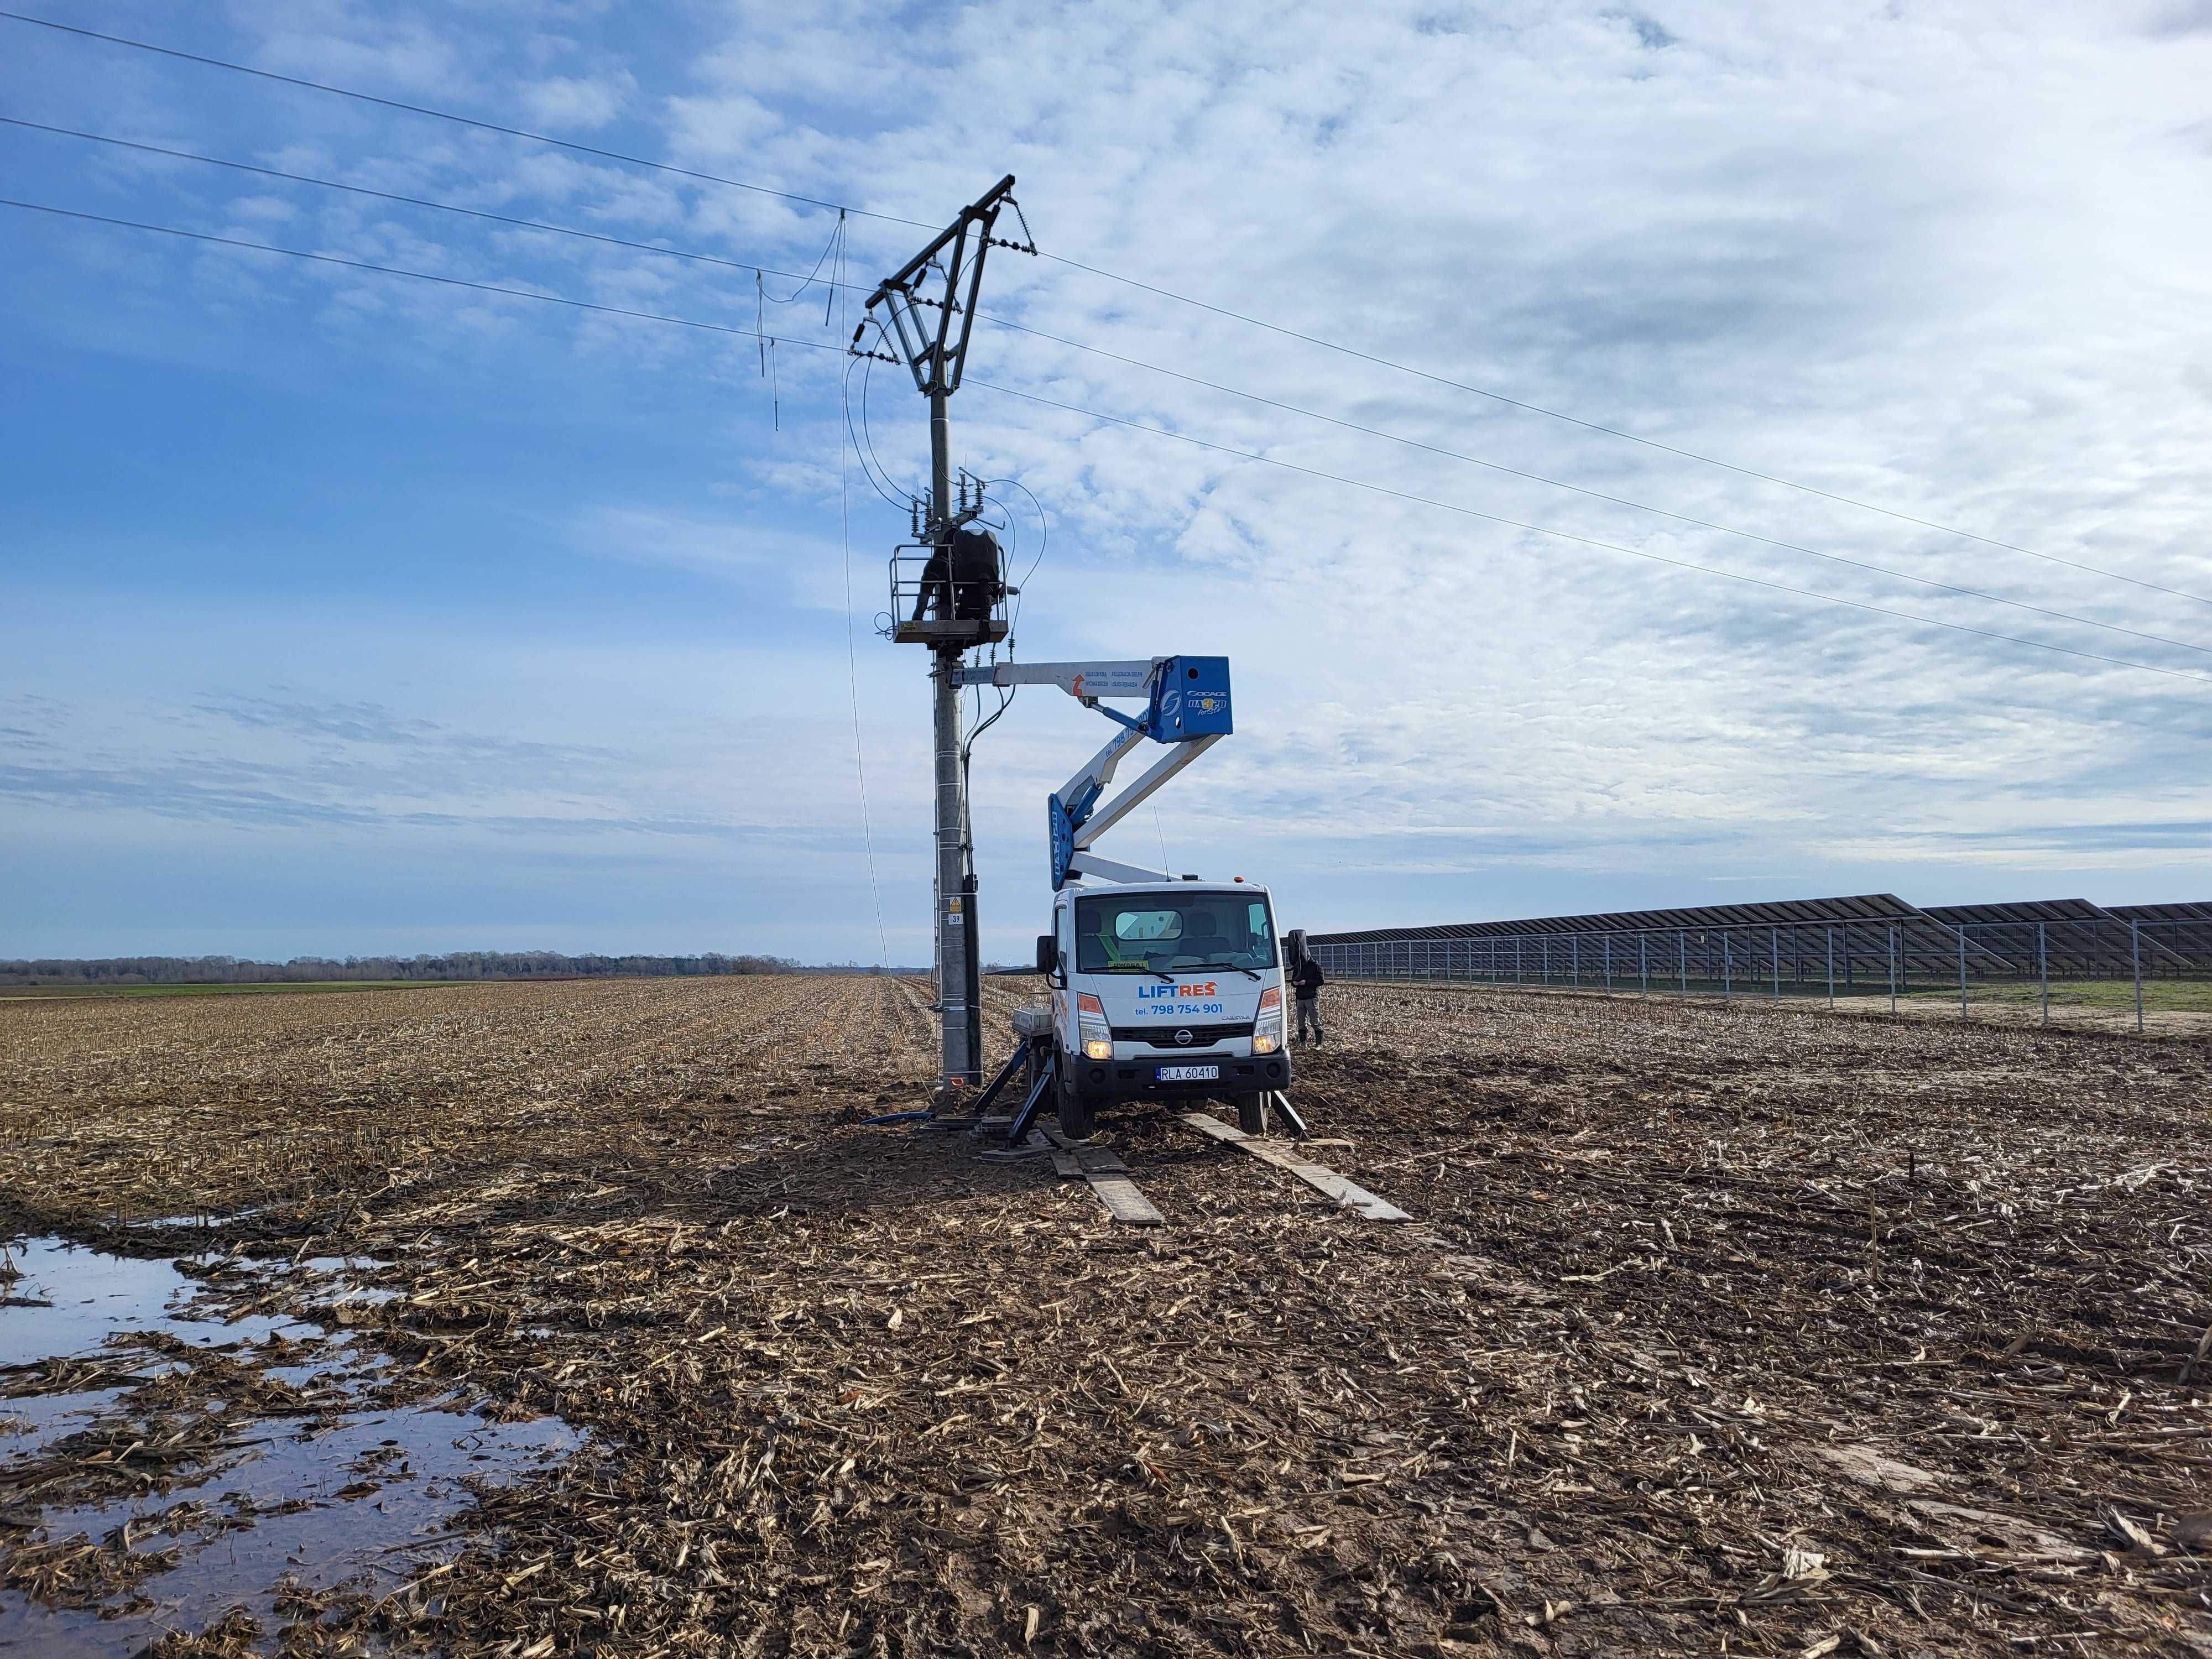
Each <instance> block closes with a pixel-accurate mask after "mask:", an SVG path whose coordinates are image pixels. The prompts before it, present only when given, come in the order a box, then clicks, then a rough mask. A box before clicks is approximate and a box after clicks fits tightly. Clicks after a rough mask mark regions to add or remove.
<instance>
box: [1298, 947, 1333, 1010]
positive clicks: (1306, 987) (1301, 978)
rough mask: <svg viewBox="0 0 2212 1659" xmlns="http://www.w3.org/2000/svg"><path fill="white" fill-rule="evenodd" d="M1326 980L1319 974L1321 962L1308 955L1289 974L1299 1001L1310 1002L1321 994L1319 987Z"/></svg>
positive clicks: (1325, 982)
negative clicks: (1293, 972)
mask: <svg viewBox="0 0 2212 1659" xmlns="http://www.w3.org/2000/svg"><path fill="white" fill-rule="evenodd" d="M1326 984H1328V981H1327V980H1325V979H1323V978H1322V976H1321V963H1317V962H1316V961H1315V960H1314V959H1313V958H1312V957H1307V958H1306V959H1305V960H1304V962H1302V963H1299V964H1298V970H1297V973H1295V974H1293V975H1291V986H1292V987H1294V988H1295V989H1296V990H1297V994H1298V1000H1299V1001H1300V1002H1311V1001H1312V1000H1314V999H1315V998H1316V997H1318V996H1319V995H1320V994H1321V987H1322V986H1324V985H1326Z"/></svg>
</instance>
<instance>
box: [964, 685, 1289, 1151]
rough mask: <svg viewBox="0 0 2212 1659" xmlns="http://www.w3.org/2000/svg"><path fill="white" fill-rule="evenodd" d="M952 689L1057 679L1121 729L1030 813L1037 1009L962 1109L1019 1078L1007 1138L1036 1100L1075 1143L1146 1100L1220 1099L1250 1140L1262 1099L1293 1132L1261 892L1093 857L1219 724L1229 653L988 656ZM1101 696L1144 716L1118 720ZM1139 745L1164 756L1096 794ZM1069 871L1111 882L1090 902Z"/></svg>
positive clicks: (1269, 907) (1274, 967)
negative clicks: (1041, 839)
mask: <svg viewBox="0 0 2212 1659" xmlns="http://www.w3.org/2000/svg"><path fill="white" fill-rule="evenodd" d="M954 678H955V681H956V684H959V685H963V686H967V685H992V686H998V687H1000V688H1010V687H1013V686H1019V685H1056V686H1058V687H1059V688H1060V690H1063V691H1065V692H1066V693H1067V694H1068V695H1069V696H1073V697H1074V698H1076V699H1077V700H1078V701H1079V702H1081V703H1083V705H1084V706H1085V708H1092V709H1096V710H1097V712H1098V713H1099V714H1103V715H1104V716H1105V717H1106V718H1107V719H1108V720H1112V721H1113V722H1114V723H1115V725H1117V726H1120V727H1121V730H1120V731H1118V732H1115V734H1114V735H1113V737H1111V738H1109V739H1108V740H1107V743H1106V744H1105V746H1104V747H1103V748H1102V749H1100V750H1099V751H1098V752H1097V754H1095V755H1093V756H1092V757H1091V759H1090V760H1089V761H1088V762H1087V763H1085V765H1084V767H1083V768H1082V769H1081V770H1079V772H1077V773H1076V774H1075V775H1074V776H1073V777H1072V778H1070V779H1069V780H1068V781H1067V782H1066V784H1065V785H1063V786H1062V787H1060V789H1059V790H1058V791H1057V792H1056V793H1054V795H1053V796H1052V798H1051V799H1050V800H1049V801H1048V803H1047V804H1046V809H1045V810H1046V830H1047V834H1048V838H1049V843H1050V848H1051V860H1052V884H1053V903H1052V931H1051V932H1050V933H1044V934H1041V935H1039V936H1038V939H1037V942H1036V945H1037V955H1036V965H1037V970H1038V971H1039V972H1040V973H1042V974H1043V975H1045V979H1046V982H1047V984H1048V986H1049V987H1051V991H1052V1006H1051V1009H1050V1012H1049V1013H1048V1012H1046V1011H1045V1010H1042V1009H1035V1010H1024V1011H1022V1012H1021V1013H1019V1014H1018V1015H1017V1016H1016V1019H1015V1033H1016V1035H1017V1036H1018V1037H1019V1038H1020V1039H1021V1046H1020V1048H1018V1049H1017V1051H1016V1053H1015V1054H1014V1057H1013V1058H1012V1060H1008V1061H1007V1062H1006V1066H1005V1067H1004V1068H1003V1069H1002V1070H1001V1071H1000V1073H999V1075H998V1076H997V1078H996V1079H994V1080H993V1082H992V1083H991V1085H990V1086H989V1088H988V1089H987V1091H985V1093H984V1095H983V1097H981V1099H980V1100H979V1101H978V1102H977V1103H976V1104H975V1108H974V1109H975V1114H976V1115H978V1116H979V1117H980V1116H981V1114H982V1111H983V1109H984V1108H985V1107H986V1106H987V1104H988V1103H989V1102H990V1100H991V1099H992V1098H993V1097H994V1096H995V1095H996V1094H997V1093H998V1092H999V1091H1000V1090H1001V1089H1002V1088H1004V1087H1005V1086H1006V1084H1007V1083H1008V1082H1010V1081H1011V1080H1012V1078H1013V1076H1014V1075H1015V1073H1017V1072H1018V1071H1023V1070H1026V1072H1027V1074H1028V1079H1029V1088H1028V1091H1027V1095H1026V1097H1025V1098H1024V1102H1023V1104H1022V1108H1021V1109H1020V1111H1019V1112H1018V1113H1016V1114H1015V1116H1014V1121H1013V1124H1012V1128H1011V1130H1010V1131H1009V1139H1011V1140H1013V1141H1016V1142H1018V1141H1019V1140H1020V1139H1021V1138H1022V1137H1023V1135H1024V1134H1025V1133H1027V1131H1028V1128H1029V1126H1030V1121H1032V1119H1033V1118H1034V1117H1035V1116H1036V1113H1037V1112H1038V1111H1039V1110H1040V1109H1041V1108H1042V1106H1043V1105H1044V1104H1045V1102H1046V1100H1047V1097H1048V1096H1049V1097H1050V1100H1051V1108H1052V1110H1053V1111H1054V1114H1055V1115H1057V1116H1058V1118H1059V1120H1060V1132H1061V1133H1063V1134H1065V1135H1067V1136H1069V1137H1070V1138H1072V1139H1082V1138H1083V1137H1085V1136H1086V1135H1088V1134H1089V1133H1091V1127H1092V1125H1093V1123H1094V1121H1095V1120H1096V1116H1097V1111H1098V1109H1099V1108H1100V1107H1102V1106H1104V1105H1108V1104H1111V1103H1115V1102H1119V1101H1127V1100H1135V1099H1148V1098H1166V1099H1193V1098H1207V1097H1211V1098H1216V1099H1224V1100H1227V1101H1229V1102H1230V1103H1233V1104H1234V1105H1235V1106H1236V1108H1237V1120H1238V1123H1239V1125H1240V1127H1242V1128H1243V1130H1244V1131H1245V1132H1246V1133H1250V1134H1261V1133H1266V1131H1267V1115H1268V1108H1269V1106H1270V1104H1271V1103H1272V1104H1273V1106H1275V1107H1276V1108H1277V1109H1279V1110H1280V1111H1281V1112H1282V1113H1283V1114H1284V1115H1285V1117H1286V1118H1287V1119H1288V1120H1289V1121H1290V1122H1291V1125H1292V1127H1294V1128H1296V1129H1297V1130H1298V1131H1300V1132H1303V1130H1304V1124H1303V1123H1301V1122H1300V1121H1298V1119H1297V1114H1296V1112H1295V1111H1293V1110H1292V1109H1291V1104H1290V1100H1289V1097H1288V1096H1287V1095H1286V1094H1285V1092H1284V1091H1285V1090H1287V1089H1288V1088H1289V1086H1290V1083H1291V1060H1290V1054H1289V1051H1288V1045H1287V1042H1286V1037H1287V1030H1286V1027H1285V1024H1284V1016H1285V1013H1286V1012H1288V1010H1287V1008H1286V1007H1285V998H1286V997H1287V996H1288V994H1289V987H1287V985H1286V984H1285V976H1284V972H1283V951H1282V944H1281V940H1280V939H1279V935H1278V934H1277V932H1276V927H1275V916H1274V905H1273V900H1272V898H1271V897H1270V896H1269V895H1268V892H1267V889H1266V888H1264V887H1261V886H1258V885H1255V884H1251V883H1249V882H1247V881H1245V879H1244V878H1243V877H1242V876H1239V877H1237V878H1235V879H1234V880H1233V881H1230V882H1206V881H1201V880H1200V879H1199V878H1198V877H1196V876H1192V875H1186V876H1182V877H1177V876H1175V875H1173V874H1171V873H1170V872H1167V871H1164V870H1146V869H1142V868H1139V866H1134V865H1129V864H1122V863H1120V862H1118V861H1116V860H1112V859H1109V858H1106V857H1104V856H1103V855H1102V854H1099V853H1098V851H1097V842H1098V840H1099V838H1100V837H1101V836H1103V835H1104V834H1105V833H1106V832H1107V831H1108V830H1109V829H1112V828H1114V826H1115V824H1117V823H1121V822H1122V821H1123V820H1124V819H1125V818H1127V817H1128V816H1129V814H1130V813H1131V812H1132V811H1134V810H1135V809H1136V808H1137V807H1139V806H1140V805H1143V804H1144V803H1145V802H1146V801H1147V800H1149V799H1152V796H1153V795H1154V794H1156V793H1158V791H1159V789H1160V787H1162V786H1163V785H1164V784H1165V783H1166V782H1167V781H1168V780H1169V779H1170V778H1172V777H1174V776H1175V775H1176V774H1177V773H1178V772H1181V771H1182V769H1184V768H1185V767H1187V766H1188V765H1189V764H1190V763H1192V762H1193V761H1194V760H1196V759H1197V758H1198V757H1200V755H1202V754H1204V753H1205V752H1206V750H1208V749H1211V748H1212V746H1213V745H1214V744H1217V743H1218V742H1220V740H1221V739H1222V738H1225V737H1227V736H1229V735H1230V733H1231V731H1233V730H1234V729H1235V728H1234V723H1233V720H1232V716H1231V708H1230V687H1229V659H1227V658H1225V657H1153V658H1149V659H1139V660H1137V661H1133V662H1070V663H996V664H991V665H977V666H974V667H966V668H962V669H960V670H959V671H957V673H956V675H955V676H954ZM1109 700H1112V701H1133V702H1141V703H1143V704H1144V705H1145V707H1144V709H1143V712H1142V713H1141V714H1135V715H1130V714H1123V713H1121V711H1120V710H1118V709H1115V708H1108V707H1106V706H1105V705H1106V702H1108V701H1109ZM1148 742H1150V743H1158V744H1161V745H1163V746H1164V748H1165V749H1166V750H1167V753H1166V754H1165V755H1164V756H1162V757H1160V758H1159V759H1158V760H1157V761H1155V762H1154V763H1152V766H1151V767H1149V768H1148V769H1146V771H1145V773H1144V774H1143V775H1142V776H1140V777H1139V778H1138V779H1137V780H1136V781H1134V782H1133V783H1132V784H1130V785H1129V786H1128V787H1127V788H1126V789H1125V790H1123V791H1122V793H1121V794H1119V795H1117V796H1115V798H1114V799H1112V800H1110V801H1106V800H1104V796H1105V794H1106V792H1107V790H1108V789H1109V788H1110V787H1112V785H1113V781H1114V775H1115V772H1116V770H1117V769H1119V768H1120V766H1121V763H1122V761H1123V760H1125V759H1127V757H1129V756H1130V755H1131V754H1132V753H1133V752H1134V751H1135V750H1137V749H1138V748H1139V746H1140V745H1142V744H1146V743H1148ZM1102 803H1103V804H1102ZM1085 878H1091V879H1093V880H1096V881H1099V882H1103V883H1109V884H1112V885H1111V887H1110V889H1109V890H1100V891H1097V892H1093V891H1091V890H1087V889H1086V888H1085V886H1084V881H1085Z"/></svg>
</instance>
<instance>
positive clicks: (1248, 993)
mask: <svg viewBox="0 0 2212 1659" xmlns="http://www.w3.org/2000/svg"><path fill="white" fill-rule="evenodd" d="M1037 945H1038V951H1037V956H1038V965H1039V966H1040V967H1041V968H1043V969H1045V976H1046V981H1047V983H1048V984H1049V985H1050V986H1051V987H1052V1016H1053V1018H1052V1028H1053V1043H1054V1049H1055V1050H1056V1052H1057V1054H1058V1055H1059V1063H1058V1065H1057V1066H1056V1068H1055V1069H1056V1071H1057V1073H1058V1075H1057V1077H1056V1078H1055V1079H1054V1080H1055V1083H1056V1085H1057V1092H1056V1095H1055V1097H1054V1105H1055V1109H1056V1110H1057V1111H1058V1113H1059V1115H1060V1132H1061V1133H1063V1134H1066V1135H1068V1136H1070V1137H1073V1138H1075V1139H1080V1138H1081V1137H1083V1136H1085V1135H1087V1134H1089V1133H1091V1124H1092V1120H1093V1118H1094V1117H1095V1115H1096V1114H1097V1109H1098V1108H1099V1107H1100V1106H1102V1105H1104V1104H1107V1103H1110V1102H1114V1101H1122V1100H1134V1099H1141V1098H1157V1097H1166V1098H1170V1099H1173V1098H1177V1097H1194V1096H1195V1097H1212V1098H1216V1099H1222V1100H1227V1101H1229V1102H1230V1103H1232V1104H1234V1105H1235V1106H1236V1108H1237V1126H1238V1127H1240V1128H1242V1129H1243V1131H1244V1132H1245V1133H1248V1134H1262V1133H1266V1131H1267V1097H1268V1096H1269V1095H1270V1094H1273V1093H1274V1092H1275V1091H1279V1090H1284V1089H1287V1088H1289V1087H1290V1084H1291V1057H1290V1050H1289V1044H1288V1042H1287V1041H1286V1031H1285V1026H1284V1024H1283V1015H1284V1012H1285V1009H1284V1006H1283V1002H1284V999H1285V997H1286V996H1287V995H1288V994H1289V992H1288V989H1287V987H1285V984H1284V980H1283V951H1282V945H1281V941H1280V939H1279V937H1278V935H1277V933H1276V931H1275V915H1274V907H1273V904H1272V903H1271V902H1270V901H1269V899H1268V896H1267V889H1266V888H1264V887H1257V886H1254V885H1252V884H1249V883H1229V884H1224V883H1220V882H1202V881H1200V880H1198V879H1197V878H1195V877H1192V878H1186V879H1184V880H1182V881H1161V882H1131V883H1127V884H1122V885H1118V886H1115V887H1111V888H1109V889H1107V890H1104V891H1102V892H1095V893H1094V892H1087V891H1085V890H1084V889H1082V888H1080V887H1077V886H1068V887H1063V888H1062V889H1060V891H1059V892H1057V893H1055V894H1054V896H1053V902H1052V933H1051V935H1050V936H1049V939H1039V940H1038V941H1037ZM1048 946H1049V950H1050V962H1049V964H1048V963H1047V962H1046V952H1047V947H1048Z"/></svg>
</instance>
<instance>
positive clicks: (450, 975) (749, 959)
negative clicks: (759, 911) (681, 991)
mask: <svg viewBox="0 0 2212 1659" xmlns="http://www.w3.org/2000/svg"><path fill="white" fill-rule="evenodd" d="M882 971H883V969H880V968H877V967H872V966H871V967H862V966H860V965H859V964H857V963H845V964H842V965H836V964H832V965H829V966H810V965H808V964H806V963H799V962H794V961H793V960H792V959H791V958H789V957H758V956H739V957H730V956H723V955H721V954H720V953H719V952H714V951H709V952H708V954H706V955H705V956H697V957H645V956H629V957H607V956H582V957H564V956H562V955H560V954H558V953H557V952H556V951H448V952H447V954H446V955H444V956H439V957H434V956H414V957H346V958H345V959H344V960H343V961H342V962H340V961H334V960H332V959H331V958H329V957H293V958H292V959H291V960H290V961H289V962H247V961H241V960H240V958H238V957H105V958H102V959H100V960H99V961H70V960H65V959H63V958H59V957H41V958H39V959H37V960H35V961H0V985H290V984H308V983H314V982H319V981H332V980H456V979H459V980H471V979H599V978H648V979H667V978H680V977H690V976H702V975H724V974H879V973H881V972H882Z"/></svg>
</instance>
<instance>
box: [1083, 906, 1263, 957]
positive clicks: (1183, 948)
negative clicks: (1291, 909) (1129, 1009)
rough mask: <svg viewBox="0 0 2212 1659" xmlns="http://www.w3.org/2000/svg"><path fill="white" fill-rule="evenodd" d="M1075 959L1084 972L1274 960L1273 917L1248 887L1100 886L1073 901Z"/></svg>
mask: <svg viewBox="0 0 2212 1659" xmlns="http://www.w3.org/2000/svg"><path fill="white" fill-rule="evenodd" d="M1075 965H1076V968H1077V969H1078V971H1079V972H1082V973H1086V974H1113V973H1127V974H1171V973H1175V972H1176V971H1177V970H1179V969H1184V968H1197V967H1200V966H1211V967H1217V968H1243V969H1263V968H1272V967H1273V966H1274V965H1275V920H1274V917H1273V915H1270V914H1269V912H1268V908H1267V899H1266V898H1265V897H1263V896H1260V895H1257V894H1254V893H1249V892H1248V893H1218V892H1216V893H1205V892H1195V893H1127V894H1119V893H1115V894H1101V895H1100V896H1097V897H1096V898H1079V899H1078V900H1076V902H1075Z"/></svg>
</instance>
